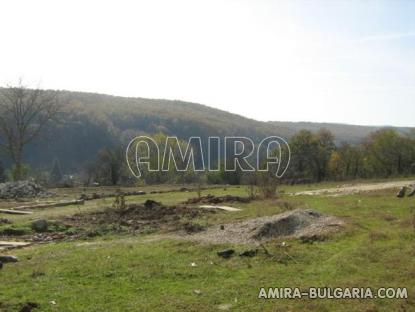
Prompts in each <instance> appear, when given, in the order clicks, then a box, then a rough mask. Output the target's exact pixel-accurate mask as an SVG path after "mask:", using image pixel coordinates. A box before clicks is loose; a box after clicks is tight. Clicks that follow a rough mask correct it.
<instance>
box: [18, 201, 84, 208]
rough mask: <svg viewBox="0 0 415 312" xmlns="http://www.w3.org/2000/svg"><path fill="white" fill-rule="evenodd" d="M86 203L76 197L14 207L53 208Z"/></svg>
mask: <svg viewBox="0 0 415 312" xmlns="http://www.w3.org/2000/svg"><path fill="white" fill-rule="evenodd" d="M84 203H85V202H84V200H79V199H74V200H69V201H60V202H54V203H42V204H37V205H27V206H19V207H14V208H12V209H17V210H24V209H37V208H53V207H64V206H70V205H83V204H84Z"/></svg>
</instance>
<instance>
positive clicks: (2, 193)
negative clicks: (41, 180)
mask: <svg viewBox="0 0 415 312" xmlns="http://www.w3.org/2000/svg"><path fill="white" fill-rule="evenodd" d="M50 195H51V194H50V193H49V192H48V191H46V190H45V189H43V188H42V187H41V186H40V185H38V184H36V183H34V182H31V181H18V182H7V183H0V198H1V199H18V198H30V197H47V196H50Z"/></svg>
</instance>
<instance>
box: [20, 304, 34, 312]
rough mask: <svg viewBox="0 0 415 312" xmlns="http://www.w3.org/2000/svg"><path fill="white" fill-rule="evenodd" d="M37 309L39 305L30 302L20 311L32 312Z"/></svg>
mask: <svg viewBox="0 0 415 312" xmlns="http://www.w3.org/2000/svg"><path fill="white" fill-rule="evenodd" d="M37 308H39V305H38V304H37V303H35V302H28V303H26V304H25V305H24V306H23V307H22V308H21V309H20V310H19V312H31V311H32V310H34V309H37Z"/></svg>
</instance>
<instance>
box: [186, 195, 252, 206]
mask: <svg viewBox="0 0 415 312" xmlns="http://www.w3.org/2000/svg"><path fill="white" fill-rule="evenodd" d="M250 201H251V199H250V198H249V197H240V196H233V195H225V196H214V195H210V194H209V195H206V196H201V197H195V198H190V199H188V200H187V201H185V202H184V204H199V203H203V204H221V203H226V202H240V203H249V202H250Z"/></svg>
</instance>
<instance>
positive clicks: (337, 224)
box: [187, 209, 343, 244]
mask: <svg viewBox="0 0 415 312" xmlns="http://www.w3.org/2000/svg"><path fill="white" fill-rule="evenodd" d="M342 226H343V221H342V220H340V219H339V218H336V217H333V216H326V215H323V214H320V213H319V212H317V211H314V210H312V209H296V210H293V211H288V212H284V213H281V214H278V215H273V216H269V217H260V218H256V219H250V220H246V221H239V222H234V223H230V224H224V225H222V226H221V227H220V228H219V227H211V228H209V229H208V230H206V231H204V232H201V233H197V234H194V235H191V236H187V237H188V238H189V239H192V240H196V241H201V242H206V243H213V244H215V243H217V244H224V243H231V244H244V243H254V244H258V243H261V242H263V241H267V240H272V239H275V238H280V237H284V238H299V239H301V240H303V241H313V240H324V239H325V238H326V237H327V236H328V235H329V234H330V233H333V232H336V231H338V230H339V229H340V228H341V227H342Z"/></svg>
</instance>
